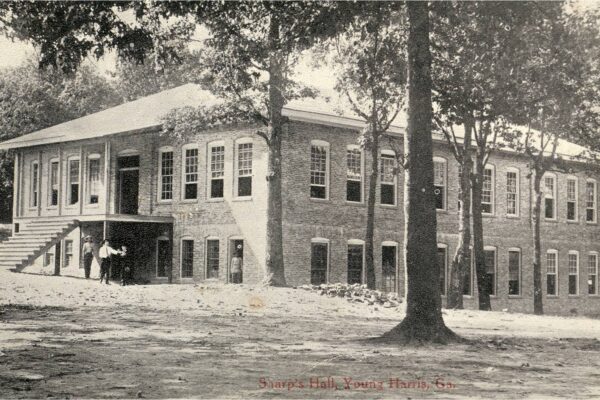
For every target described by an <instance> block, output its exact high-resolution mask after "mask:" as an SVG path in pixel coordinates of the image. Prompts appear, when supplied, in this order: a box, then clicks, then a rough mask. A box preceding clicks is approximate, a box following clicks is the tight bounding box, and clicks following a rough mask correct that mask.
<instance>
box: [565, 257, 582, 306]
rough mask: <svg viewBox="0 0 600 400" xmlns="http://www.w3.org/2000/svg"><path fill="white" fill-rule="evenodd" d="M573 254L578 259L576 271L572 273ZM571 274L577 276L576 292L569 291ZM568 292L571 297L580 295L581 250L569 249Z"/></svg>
mask: <svg viewBox="0 0 600 400" xmlns="http://www.w3.org/2000/svg"><path fill="white" fill-rule="evenodd" d="M571 256H575V257H576V258H575V259H576V260H577V265H576V268H577V269H576V273H575V274H572V273H571ZM571 276H575V283H576V285H575V293H569V286H570V283H571V282H570V280H571ZM567 294H568V295H569V296H571V297H574V296H579V252H578V251H577V250H569V253H568V255H567Z"/></svg>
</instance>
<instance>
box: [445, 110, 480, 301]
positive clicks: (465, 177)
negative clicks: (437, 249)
mask: <svg viewBox="0 0 600 400" xmlns="http://www.w3.org/2000/svg"><path fill="white" fill-rule="evenodd" d="M471 132H472V127H471V124H470V123H468V122H467V123H465V138H464V142H463V149H462V162H461V167H462V168H461V174H460V176H459V179H460V183H459V187H458V201H459V203H460V211H459V212H458V244H457V246H456V253H455V254H454V258H453V259H452V264H451V266H450V277H449V279H448V280H449V284H448V294H447V296H446V307H447V308H455V309H462V308H463V289H464V278H463V277H464V275H465V274H466V273H468V271H469V269H470V268H471V171H472V169H473V159H472V158H471Z"/></svg>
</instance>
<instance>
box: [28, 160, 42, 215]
mask: <svg viewBox="0 0 600 400" xmlns="http://www.w3.org/2000/svg"><path fill="white" fill-rule="evenodd" d="M39 183H40V165H39V164H38V162H37V161H34V162H33V163H31V198H30V204H31V207H37V205H38V200H39V199H38V195H39V192H38V190H39V188H38V185H39Z"/></svg>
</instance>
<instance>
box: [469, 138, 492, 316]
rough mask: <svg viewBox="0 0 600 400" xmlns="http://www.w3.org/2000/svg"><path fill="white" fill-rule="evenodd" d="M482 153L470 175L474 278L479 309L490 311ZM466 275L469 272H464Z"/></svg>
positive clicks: (477, 157) (479, 154)
mask: <svg viewBox="0 0 600 400" xmlns="http://www.w3.org/2000/svg"><path fill="white" fill-rule="evenodd" d="M482 153H483V151H482V150H481V149H479V150H478V153H477V156H476V157H475V173H474V174H473V175H472V178H473V179H472V182H471V183H472V192H473V253H474V259H475V276H476V277H477V293H478V299H479V309H480V310H483V311H490V310H491V309H492V304H491V302H490V293H489V291H488V287H489V285H488V284H487V280H488V276H487V273H486V268H485V252H484V249H483V216H482V207H481V197H482V190H483V170H484V165H483V158H484V156H483V154H482ZM465 272H466V273H468V272H469V271H468V270H467V271H465Z"/></svg>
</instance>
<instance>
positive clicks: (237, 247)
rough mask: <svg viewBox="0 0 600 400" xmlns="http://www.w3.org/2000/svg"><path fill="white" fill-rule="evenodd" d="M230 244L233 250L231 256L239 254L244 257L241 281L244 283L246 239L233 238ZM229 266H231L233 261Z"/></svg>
mask: <svg viewBox="0 0 600 400" xmlns="http://www.w3.org/2000/svg"><path fill="white" fill-rule="evenodd" d="M230 245H231V251H230V252H229V254H231V258H233V257H234V256H235V255H237V256H238V257H240V258H241V259H242V275H241V277H240V283H242V282H243V281H244V241H243V240H242V239H234V240H231V242H230ZM229 267H230V268H231V262H230V264H229Z"/></svg>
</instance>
